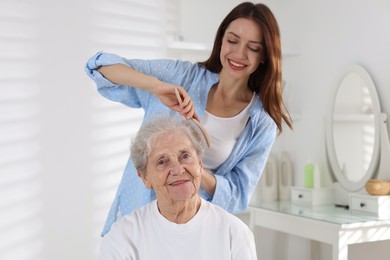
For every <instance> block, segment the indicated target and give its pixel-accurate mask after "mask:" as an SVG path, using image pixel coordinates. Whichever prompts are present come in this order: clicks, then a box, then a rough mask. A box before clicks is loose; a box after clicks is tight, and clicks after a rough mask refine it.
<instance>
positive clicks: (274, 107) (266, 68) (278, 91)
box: [199, 2, 292, 133]
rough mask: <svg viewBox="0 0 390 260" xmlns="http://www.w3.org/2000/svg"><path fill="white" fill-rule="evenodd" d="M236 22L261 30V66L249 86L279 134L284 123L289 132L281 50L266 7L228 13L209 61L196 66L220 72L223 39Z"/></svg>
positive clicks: (248, 4)
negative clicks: (241, 20) (246, 21)
mask: <svg viewBox="0 0 390 260" xmlns="http://www.w3.org/2000/svg"><path fill="white" fill-rule="evenodd" d="M238 18H246V19H250V20H252V21H254V22H255V23H256V24H258V25H259V27H260V28H261V30H262V34H263V37H264V39H263V41H264V42H263V45H264V46H263V47H264V62H263V64H260V65H259V66H258V68H257V69H256V71H254V72H253V73H252V74H251V75H250V77H249V80H248V86H249V88H250V89H251V90H252V91H254V92H255V93H257V94H258V95H259V96H260V99H261V101H262V103H263V106H264V109H265V111H266V112H267V113H268V114H269V115H270V116H271V118H272V119H273V120H274V122H275V123H276V125H277V127H278V130H279V133H281V132H282V123H283V120H284V121H285V122H286V124H287V125H288V126H289V127H290V128H292V124H291V118H290V115H289V114H288V111H287V109H286V107H285V105H284V103H283V98H282V61H281V60H282V50H281V43H280V32H279V26H278V23H277V21H276V19H275V16H274V15H273V13H272V12H271V10H270V9H269V8H268V7H267V6H266V5H264V4H254V3H251V2H244V3H241V4H239V5H237V6H236V7H235V8H234V9H233V10H232V11H230V13H229V14H228V15H227V16H226V17H225V19H224V20H223V21H222V23H221V24H220V26H219V28H218V30H217V34H216V36H215V41H214V47H213V50H212V52H211V55H210V57H209V58H208V59H207V60H206V61H204V62H199V65H201V66H204V67H206V68H207V69H208V70H210V71H212V72H214V73H219V72H220V71H221V70H222V64H221V61H220V57H219V55H220V52H221V46H222V39H223V36H224V34H225V31H226V29H227V27H228V26H229V24H230V23H231V22H232V21H234V20H236V19H238Z"/></svg>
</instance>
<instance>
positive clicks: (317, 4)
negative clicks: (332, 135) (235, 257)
mask: <svg viewBox="0 0 390 260" xmlns="http://www.w3.org/2000/svg"><path fill="white" fill-rule="evenodd" d="M181 2H182V16H181V19H182V28H181V30H182V31H183V32H184V34H187V38H188V40H189V41H200V42H206V43H209V44H212V42H213V39H214V33H215V31H216V28H217V27H218V25H219V23H220V21H221V19H222V18H223V17H224V16H225V15H226V14H227V12H228V11H229V10H230V9H231V8H232V7H234V6H235V5H236V4H238V3H240V2H241V1H233V0H230V1H226V0H214V1H207V0H199V1H186V0H182V1H181ZM264 2H265V3H266V4H268V6H269V7H270V8H271V9H272V10H273V11H274V13H275V16H276V17H277V19H278V21H279V25H280V29H281V33H282V46H283V48H285V49H296V50H298V52H299V55H298V56H291V57H286V58H285V59H284V61H283V73H284V74H283V76H284V79H285V80H286V81H287V82H288V84H289V91H288V95H287V100H286V103H287V105H288V108H289V110H290V112H291V113H293V114H299V115H300V119H299V120H297V121H296V123H295V124H294V131H290V130H288V129H286V130H285V131H284V132H283V134H282V135H281V136H279V138H278V140H277V141H276V143H275V146H274V149H273V152H274V153H276V154H278V153H280V152H281V151H288V152H289V153H290V155H291V157H292V159H293V161H294V166H295V167H294V170H295V184H296V185H300V186H302V185H303V166H304V164H305V163H306V162H307V159H308V158H310V159H311V160H312V161H314V162H316V163H318V164H319V166H320V168H321V170H322V171H323V172H324V173H326V174H327V175H328V176H326V178H325V183H330V177H329V169H328V167H327V163H326V153H325V126H324V119H325V117H326V113H327V110H328V107H329V105H330V102H331V100H330V98H331V94H332V92H331V90H332V88H333V82H334V80H335V77H336V76H337V73H338V72H339V71H340V70H341V69H342V68H344V66H346V65H347V64H350V63H358V64H360V65H362V66H363V67H365V68H366V69H367V70H368V72H369V73H370V74H371V76H372V78H373V80H374V82H375V84H376V86H377V90H378V94H379V98H380V101H381V105H382V110H383V111H384V112H386V113H387V114H388V115H390V87H389V86H390V73H389V72H388V68H390V48H389V47H390V30H389V29H388V25H389V24H390V16H389V14H390V2H389V1H385V0H373V1H363V0H360V1H356V0H343V1H337V0H328V1H322V0H312V1H308V0H296V1H283V0H275V1H271V0H269V1H264ZM200 13H201V14H202V15H201V18H200V17H199V14H200ZM389 126H390V124H389V123H388V127H389ZM389 178H390V176H389ZM302 228H304V227H302ZM258 235H259V236H258V239H259V241H260V243H261V244H260V247H261V251H260V252H259V255H260V256H261V257H260V259H278V260H283V259H289V260H292V259H297V260H298V259H299V260H302V259H310V254H308V253H307V252H308V249H309V248H310V246H311V244H310V242H309V241H305V240H303V239H299V238H292V237H288V236H286V235H283V234H279V233H275V232H271V231H269V230H265V229H261V230H260V231H259V232H258ZM350 250H351V251H350V254H351V258H350V259H356V260H357V259H359V260H365V259H387V258H388V257H386V255H387V256H388V255H389V254H390V251H389V249H388V247H386V246H384V244H383V243H378V244H364V245H358V246H352V247H350ZM318 252H319V255H320V256H322V258H321V259H329V258H330V247H329V246H327V245H321V246H320V247H319V249H318Z"/></svg>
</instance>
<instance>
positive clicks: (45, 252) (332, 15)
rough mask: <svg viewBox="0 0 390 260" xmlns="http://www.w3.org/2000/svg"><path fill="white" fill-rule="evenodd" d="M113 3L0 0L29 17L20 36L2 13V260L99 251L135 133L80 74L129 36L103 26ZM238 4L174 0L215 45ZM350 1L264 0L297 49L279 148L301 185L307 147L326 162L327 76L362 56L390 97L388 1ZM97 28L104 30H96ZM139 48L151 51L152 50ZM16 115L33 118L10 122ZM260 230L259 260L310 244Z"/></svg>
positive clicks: (185, 23) (288, 72) (356, 252)
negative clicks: (12, 42)
mask: <svg viewBox="0 0 390 260" xmlns="http://www.w3.org/2000/svg"><path fill="white" fill-rule="evenodd" d="M112 2H115V3H121V4H125V3H126V1H114V0H112V1H103V0H101V1H98V0H95V1H71V0H68V1H50V0H34V1H14V0H3V1H1V2H0V14H3V13H2V12H5V13H6V15H11V13H9V12H6V11H4V10H8V9H7V8H6V7H7V6H8V4H9V3H12V5H18V6H19V5H21V6H22V9H21V10H24V11H23V12H22V13H23V15H21V16H27V18H26V22H25V23H20V24H19V23H18V22H16V26H17V28H19V26H25V27H26V34H25V35H18V31H17V30H14V29H12V30H11V29H9V27H7V24H6V23H3V22H4V20H0V29H1V30H0V39H1V41H0V56H1V57H2V59H1V60H0V69H1V70H0V78H1V81H0V82H1V84H0V93H1V95H0V101H1V102H0V131H1V134H2V135H1V138H0V157H1V158H0V216H1V219H2V222H1V223H0V231H1V232H0V256H1V257H0V258H4V259H12V260H17V259H29V260H31V259H58V260H68V259H95V257H96V250H97V246H98V242H99V232H100V230H101V228H102V224H103V222H104V219H105V216H106V214H107V212H108V208H109V206H110V204H111V202H112V200H113V196H114V192H115V190H116V187H117V184H118V182H119V180H120V178H121V175H122V172H123V167H124V165H125V163H126V160H127V157H128V144H129V140H130V136H129V135H128V133H133V132H134V131H136V130H137V127H135V126H133V127H129V124H128V122H129V121H130V120H133V117H134V114H133V113H130V111H129V110H127V109H125V108H123V107H122V106H117V105H115V104H114V103H113V102H110V101H106V100H104V99H103V98H101V97H100V96H99V94H98V93H97V92H96V90H95V89H94V85H93V84H92V82H91V81H90V80H89V79H88V78H87V76H86V75H85V73H84V70H83V69H84V68H83V67H84V64H85V61H86V60H87V59H88V58H89V57H90V56H91V55H92V53H94V52H96V51H98V50H101V49H104V48H103V47H102V46H107V42H109V41H114V40H118V39H117V38H116V37H117V36H118V34H119V32H122V33H123V35H126V36H128V35H129V33H128V32H126V28H125V29H122V30H112V29H110V27H108V28H106V29H104V24H105V20H102V17H101V16H99V14H101V11H102V7H101V5H102V4H103V6H104V3H112ZM139 2H140V3H143V2H145V1H142V0H140V1H139ZM156 2H158V3H161V2H160V1H156ZM239 2H240V1H237V0H235V1H233V0H213V1H208V0H197V1H189V0H180V7H181V14H182V15H181V20H182V24H181V31H182V34H183V35H184V36H185V38H186V39H187V40H189V41H199V42H205V43H209V44H211V43H212V41H213V38H214V33H215V30H216V28H217V26H218V24H219V22H220V21H221V19H222V18H223V17H224V16H225V15H226V13H227V12H228V11H229V10H230V9H231V8H232V7H233V6H235V5H236V4H237V3H239ZM355 2H357V1H354V0H345V1H336V0H331V1H320V0H314V1H303V0H296V1H283V0H275V1H271V0H269V1H267V3H269V5H270V7H271V8H272V9H273V10H274V12H275V14H276V16H277V18H278V19H279V21H280V25H281V30H282V35H283V45H284V47H292V48H296V49H298V50H299V53H300V55H299V56H294V57H289V58H288V59H286V60H285V63H284V75H285V78H286V79H287V80H288V81H289V83H290V86H291V90H290V93H289V99H288V100H287V103H288V105H289V107H290V110H291V112H294V113H300V114H301V115H302V116H301V120H300V121H298V122H297V124H296V126H295V131H294V132H291V131H288V130H286V131H285V133H284V134H283V135H282V136H280V138H279V140H278V141H277V144H276V145H275V152H279V151H281V150H287V151H289V152H290V153H291V155H292V156H293V159H294V162H295V170H296V172H297V178H296V182H297V183H300V182H301V179H302V178H301V177H302V176H301V175H299V172H301V171H302V167H303V164H304V163H305V160H306V158H307V155H308V154H309V153H310V154H311V158H312V159H313V160H317V161H318V162H319V164H320V165H321V167H322V168H323V169H324V170H326V163H325V151H324V130H323V117H324V116H325V113H326V107H327V105H328V103H329V100H328V99H329V98H328V97H329V89H330V88H331V85H332V81H333V78H334V76H335V75H336V73H337V72H338V71H339V70H340V68H342V67H343V66H344V65H345V64H348V63H351V62H358V63H361V64H362V65H363V66H365V67H366V68H367V69H368V70H369V72H370V73H371V75H372V77H373V79H374V81H375V83H376V84H377V87H378V92H379V94H380V99H381V101H382V107H383V108H384V111H386V112H387V113H388V114H390V102H389V100H387V102H386V101H385V97H386V98H389V97H390V93H389V92H390V88H389V87H388V85H390V74H389V73H388V72H387V70H388V68H389V67H390V66H389V65H390V64H389V63H390V59H389V58H390V57H389V56H390V50H389V48H388V46H390V45H389V43H390V31H389V30H387V27H386V26H387V25H388V24H390V21H389V20H390V16H388V15H387V14H389V13H390V6H389V2H388V1H385V0H383V1H380V0H373V1H358V2H359V5H358V6H357V4H356V3H355ZM151 5H155V4H153V3H151ZM23 6H24V7H23ZM99 6H100V7H99ZM350 6H351V7H350ZM128 8H130V9H129V10H128V11H127V10H125V9H124V10H123V11H124V12H128V13H129V14H131V13H134V12H132V11H131V10H133V9H132V8H133V7H131V6H130V7H128ZM158 8H160V9H161V10H162V9H163V8H162V7H159V6H158ZM354 12H357V13H356V14H354ZM161 13H162V14H163V12H161ZM19 16H20V15H19ZM115 17H117V18H118V19H120V18H121V17H120V15H118V14H112V15H111V16H110V17H109V19H110V18H115ZM110 26H112V24H111V25H110ZM99 27H102V28H101V29H102V30H101V31H98V28H99ZM129 27H130V26H129ZM102 33H107V34H106V36H105V37H99V35H100V36H102ZM162 34H163V33H162ZM8 36H10V37H11V38H13V39H20V40H21V42H24V44H25V45H23V46H22V48H21V49H20V52H19V53H18V54H17V57H21V59H19V60H18V61H20V62H25V61H26V60H27V61H26V64H24V63H23V66H24V67H23V68H24V69H23V70H20V72H22V73H21V75H20V80H23V79H25V78H27V79H28V80H29V82H31V85H30V84H27V85H23V86H21V87H20V89H19V88H17V87H18V86H19V85H18V82H19V81H18V80H16V81H14V80H12V79H11V80H10V79H8V78H7V77H8V76H10V75H11V76H12V75H13V74H14V73H15V70H14V68H15V69H20V68H19V67H18V66H19V65H18V66H16V65H15V64H14V63H13V62H12V61H10V60H9V59H8V58H7V57H8V55H9V54H10V51H9V50H8V49H7V47H8V45H7V44H8V40H6V38H7V37H8ZM18 37H19V38H18ZM121 40H123V41H125V42H131V41H130V39H128V38H124V39H123V38H122V39H121ZM26 46H28V47H26ZM119 48H120V47H118V48H117V50H116V52H119V53H121V54H123V55H128V54H129V52H130V51H131V48H130V47H129V46H127V45H123V44H122V45H121V49H120V50H119ZM30 50H32V51H31V52H30ZM137 54H138V55H139V56H142V57H148V56H147V55H150V52H149V51H146V50H145V52H144V53H141V52H138V53H137ZM131 55H134V54H131ZM4 57H5V58H4ZM14 65H15V66H14ZM3 78H5V79H3ZM15 82H16V83H15ZM14 83H15V85H12V84H14ZM10 86H13V89H10ZM14 86H15V88H14ZM16 88H17V91H16V92H14V90H15V89H16ZM15 93H16V94H15ZM26 97H28V98H30V97H31V98H32V99H31V100H25V99H26ZM13 102H14V103H13ZM20 111H22V112H23V113H26V114H28V115H30V114H31V115H32V116H33V118H32V119H34V120H35V121H34V122H33V123H32V121H31V120H28V121H26V120H20V119H18V116H19V114H18V113H19V112H20ZM10 122H11V123H13V126H15V127H16V128H15V129H19V130H20V131H21V133H25V136H24V137H23V138H25V139H22V140H21V141H17V142H15V143H12V141H13V140H14V137H15V136H17V135H19V132H16V131H14V132H11V133H9V132H8V133H7V134H9V135H10V137H12V138H8V137H7V136H5V135H4V133H5V132H6V131H4V129H5V128H6V127H7V124H8V123H10ZM303 137H305V138H303ZM25 156H28V158H27V159H28V160H24V159H25ZM23 160H24V161H23ZM10 194H11V195H10ZM257 233H258V239H259V241H260V242H261V245H260V247H261V252H260V253H261V254H260V256H262V257H261V259H278V260H283V259H289V260H291V259H292V260H294V259H297V260H298V259H299V260H301V259H308V257H309V254H308V253H307V249H308V247H309V246H310V243H309V242H308V241H305V240H303V239H299V238H291V237H289V236H285V235H283V234H280V233H275V232H271V231H269V230H265V229H262V230H259V232H257ZM264 237H265V239H264ZM378 245H379V246H380V247H379V248H377V245H370V246H368V245H367V246H356V247H355V246H354V247H353V248H352V250H351V251H352V259H361V260H363V259H369V257H370V258H375V256H377V258H376V259H381V257H383V255H389V254H390V253H389V252H388V251H386V249H385V248H384V247H383V245H381V244H378ZM281 249H283V250H281ZM366 249H367V250H368V251H366ZM374 249H377V250H374ZM320 253H322V254H323V255H324V256H325V258H324V259H327V258H326V256H328V255H329V248H328V247H327V246H321V247H320ZM16 255H19V257H15V256H16ZM8 256H9V257H8ZM382 259H383V258H382Z"/></svg>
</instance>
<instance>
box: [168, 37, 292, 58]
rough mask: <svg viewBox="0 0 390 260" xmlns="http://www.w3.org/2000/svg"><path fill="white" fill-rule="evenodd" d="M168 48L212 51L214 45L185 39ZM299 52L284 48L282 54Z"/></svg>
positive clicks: (287, 55) (179, 50)
mask: <svg viewBox="0 0 390 260" xmlns="http://www.w3.org/2000/svg"><path fill="white" fill-rule="evenodd" d="M167 49H168V51H170V52H177V53H188V52H191V53H211V50H212V47H211V46H208V45H207V44H205V43H200V42H185V41H171V42H169V43H168V44H167ZM298 55H299V52H298V50H296V49H293V48H283V49H282V56H283V57H290V56H298Z"/></svg>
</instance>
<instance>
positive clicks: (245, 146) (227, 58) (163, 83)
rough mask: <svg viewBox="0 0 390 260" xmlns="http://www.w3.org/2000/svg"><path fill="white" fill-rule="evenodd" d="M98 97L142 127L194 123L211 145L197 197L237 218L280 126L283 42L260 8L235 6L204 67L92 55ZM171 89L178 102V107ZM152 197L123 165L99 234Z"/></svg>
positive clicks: (132, 170)
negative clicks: (175, 120) (174, 115)
mask: <svg viewBox="0 0 390 260" xmlns="http://www.w3.org/2000/svg"><path fill="white" fill-rule="evenodd" d="M86 71H87V73H88V75H89V76H90V77H91V78H92V79H93V80H94V81H95V82H96V84H97V88H98V91H99V93H100V94H102V95H103V96H104V97H106V98H109V99H111V100H113V101H117V102H121V103H123V104H125V105H127V106H130V107H137V108H140V107H142V108H143V109H144V110H145V116H144V121H145V122H146V121H148V120H150V119H151V118H152V117H155V116H159V115H166V114H170V113H171V111H172V110H175V111H178V112H180V113H181V114H182V115H183V116H185V117H186V118H187V119H189V118H192V117H194V118H197V119H200V121H201V123H202V124H203V125H204V127H205V128H206V130H207V131H208V133H209V135H210V137H211V141H212V145H211V147H210V148H209V149H207V150H206V151H205V154H204V158H205V160H204V161H203V166H204V168H205V171H204V173H203V176H202V181H201V189H200V191H199V192H200V195H201V197H202V198H204V199H206V200H208V201H211V202H212V203H214V204H217V205H219V206H221V207H222V208H224V209H226V210H228V211H229V212H232V213H236V212H240V211H243V210H245V209H246V208H247V206H248V203H249V201H250V197H251V195H252V192H253V190H254V188H255V187H256V184H257V182H258V180H259V179H260V176H261V173H262V171H263V169H264V166H265V164H266V161H267V157H268V155H269V152H270V150H271V147H272V144H273V142H274V140H275V137H276V134H277V132H279V133H280V132H281V131H282V125H283V121H284V122H285V123H286V124H287V125H288V126H289V127H291V121H290V118H289V116H288V114H286V113H287V111H285V109H284V105H283V101H282V75H281V74H282V73H281V71H282V69H281V43H280V33H279V27H278V24H277V21H276V19H275V17H274V15H273V14H272V12H271V11H270V9H269V8H268V7H267V6H265V5H263V4H253V3H250V2H245V3H242V4H239V5H238V6H236V7H235V8H234V9H233V10H232V11H231V12H230V13H229V14H228V15H227V16H226V17H225V19H224V20H223V21H222V23H221V25H220V26H219V28H218V31H217V34H216V38H215V42H214V47H213V50H212V52H211V55H210V57H209V59H208V60H206V61H204V62H200V63H196V64H193V63H190V62H187V61H178V60H134V59H125V58H122V57H119V56H117V55H113V54H108V53H102V52H100V53H97V54H96V55H94V56H93V57H92V58H91V59H90V60H89V61H88V63H87V65H86ZM175 89H178V90H179V92H180V95H181V97H182V99H183V102H182V103H181V104H179V102H178V100H177V98H176V95H175ZM152 199H155V194H154V192H153V191H150V190H148V189H146V188H145V186H144V185H143V183H142V182H141V181H140V179H139V178H138V176H137V173H136V170H135V168H134V166H133V164H132V162H131V161H129V162H128V164H127V166H126V169H125V172H124V175H123V178H122V180H121V183H120V186H119V188H118V191H117V195H116V197H115V200H114V203H113V205H112V207H111V210H110V212H109V216H108V219H107V222H106V225H105V227H104V229H103V232H102V235H104V234H105V233H107V232H108V231H109V230H110V227H111V225H112V223H114V222H115V221H116V220H117V219H118V217H120V216H123V215H126V214H128V213H130V212H132V211H133V210H134V209H136V208H139V207H140V206H143V205H145V204H146V203H148V202H149V201H151V200H152Z"/></svg>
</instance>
